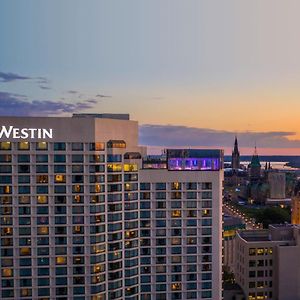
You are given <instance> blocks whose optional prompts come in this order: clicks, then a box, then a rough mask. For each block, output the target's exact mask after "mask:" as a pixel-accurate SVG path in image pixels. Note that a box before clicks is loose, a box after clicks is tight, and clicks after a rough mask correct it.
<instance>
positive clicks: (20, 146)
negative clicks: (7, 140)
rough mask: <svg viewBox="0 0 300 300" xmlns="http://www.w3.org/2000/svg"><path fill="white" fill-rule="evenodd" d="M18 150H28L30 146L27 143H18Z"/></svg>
mask: <svg viewBox="0 0 300 300" xmlns="http://www.w3.org/2000/svg"><path fill="white" fill-rule="evenodd" d="M18 150H30V144H29V143H28V142H19V143H18Z"/></svg>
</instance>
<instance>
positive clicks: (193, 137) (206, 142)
mask: <svg viewBox="0 0 300 300" xmlns="http://www.w3.org/2000/svg"><path fill="white" fill-rule="evenodd" d="M235 134H236V132H231V131H222V130H214V129H209V128H196V127H186V126H176V125H141V126H140V143H141V144H143V145H149V146H170V147H174V146H205V147H207V146H208V147H216V146H217V147H232V145H233V140H234V136H235ZM295 134H296V133H295V132H285V131H269V132H250V131H244V132H239V133H238V140H239V145H240V146H241V147H254V145H255V143H256V144H257V145H258V147H261V148H300V140H297V139H293V136H295Z"/></svg>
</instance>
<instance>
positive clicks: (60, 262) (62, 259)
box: [55, 256, 67, 265]
mask: <svg viewBox="0 0 300 300" xmlns="http://www.w3.org/2000/svg"><path fill="white" fill-rule="evenodd" d="M55 261H56V264H57V265H65V264H66V263H67V258H66V257H65V256H58V257H56V260H55Z"/></svg>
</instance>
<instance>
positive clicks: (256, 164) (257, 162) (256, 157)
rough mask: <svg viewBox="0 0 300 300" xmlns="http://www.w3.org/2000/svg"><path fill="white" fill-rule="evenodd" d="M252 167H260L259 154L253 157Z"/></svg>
mask: <svg viewBox="0 0 300 300" xmlns="http://www.w3.org/2000/svg"><path fill="white" fill-rule="evenodd" d="M250 167H251V168H253V167H260V161H259V157H258V155H257V154H256V155H253V156H252V159H251V163H250Z"/></svg>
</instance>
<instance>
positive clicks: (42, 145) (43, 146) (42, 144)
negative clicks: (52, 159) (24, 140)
mask: <svg viewBox="0 0 300 300" xmlns="http://www.w3.org/2000/svg"><path fill="white" fill-rule="evenodd" d="M47 149H48V143H46V142H38V143H36V150H47Z"/></svg>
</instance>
